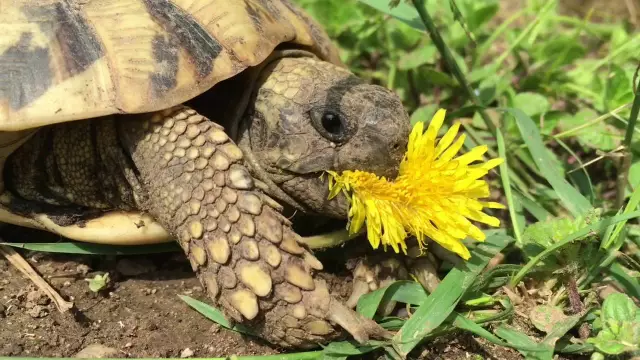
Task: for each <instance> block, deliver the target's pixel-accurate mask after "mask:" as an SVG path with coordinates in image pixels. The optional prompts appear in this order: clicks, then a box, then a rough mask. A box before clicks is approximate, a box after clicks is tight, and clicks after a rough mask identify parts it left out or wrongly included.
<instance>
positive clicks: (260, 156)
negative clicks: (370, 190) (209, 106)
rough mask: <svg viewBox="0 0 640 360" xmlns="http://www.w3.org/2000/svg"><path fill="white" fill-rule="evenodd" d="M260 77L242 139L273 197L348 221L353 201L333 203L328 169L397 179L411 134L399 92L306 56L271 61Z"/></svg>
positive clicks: (256, 173)
mask: <svg viewBox="0 0 640 360" xmlns="http://www.w3.org/2000/svg"><path fill="white" fill-rule="evenodd" d="M256 74H257V75H256V76H257V79H256V81H254V82H253V84H255V85H254V86H255V87H254V89H253V91H252V95H251V98H250V99H249V101H248V102H247V105H248V106H247V108H246V111H245V112H244V115H243V117H242V119H241V121H240V122H239V128H238V137H237V141H238V143H239V144H240V145H241V147H242V148H243V151H244V152H246V153H247V152H248V153H251V155H252V156H250V158H251V159H250V160H249V161H248V162H249V164H248V165H249V167H250V168H251V169H252V170H253V172H254V176H256V177H257V178H258V179H260V180H263V181H264V182H265V183H267V185H271V186H268V187H269V190H268V192H269V193H270V195H271V196H274V197H276V198H278V199H279V200H280V201H283V202H285V203H287V204H289V205H290V206H292V207H293V208H295V209H299V210H303V211H304V212H307V213H312V214H313V213H316V214H320V215H323V216H328V217H334V218H341V219H346V216H347V210H348V202H347V199H346V197H345V196H344V195H343V194H340V195H338V196H337V197H335V198H333V199H332V200H328V195H329V187H328V179H327V175H326V174H324V172H325V171H327V170H333V171H338V172H340V171H344V170H363V171H369V172H373V173H375V174H377V175H380V176H386V177H388V178H393V177H395V175H396V174H397V171H398V167H399V164H400V161H401V159H402V156H403V155H404V151H405V149H406V144H407V140H408V135H409V130H410V129H409V120H408V116H407V114H406V112H405V111H404V108H403V107H402V104H401V102H400V100H399V99H398V98H397V97H396V95H395V94H393V93H392V92H390V91H389V90H387V89H385V88H383V87H380V86H376V85H370V84H366V83H364V82H363V81H362V80H361V79H359V78H357V77H356V76H354V75H353V74H351V73H349V72H348V71H346V70H344V69H343V68H340V67H337V66H335V65H333V64H330V63H327V62H324V61H321V60H319V59H317V58H316V57H314V56H313V55H311V54H309V53H303V52H295V53H294V54H293V56H292V55H291V54H286V56H280V57H275V58H272V59H270V61H268V62H266V63H265V65H264V66H263V67H262V68H261V69H260V71H259V72H258V73H256ZM327 114H330V115H329V116H327ZM274 187H276V188H277V189H276V190H274V189H273V188H274Z"/></svg>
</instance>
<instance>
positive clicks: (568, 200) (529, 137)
mask: <svg viewBox="0 0 640 360" xmlns="http://www.w3.org/2000/svg"><path fill="white" fill-rule="evenodd" d="M499 110H501V111H504V112H508V113H510V114H511V115H513V116H514V117H515V119H516V123H517V124H518V128H519V129H520V133H521V134H522V139H523V140H524V142H525V143H526V144H527V146H528V147H529V151H530V152H531V155H532V156H533V159H534V161H535V162H536V165H537V166H538V169H539V170H540V172H541V173H542V174H543V175H544V176H545V178H546V179H547V181H548V182H549V184H551V186H552V187H553V189H554V190H555V192H556V193H557V194H558V196H559V197H560V199H561V200H562V205H563V206H564V207H565V208H567V210H569V211H570V212H571V213H572V214H573V215H574V216H576V217H577V216H580V215H582V214H585V213H586V212H587V211H589V210H590V209H592V206H591V204H590V203H589V200H587V198H585V197H584V196H583V195H582V194H581V193H580V192H579V191H578V190H576V189H575V188H574V187H573V186H571V184H569V183H568V182H567V181H566V180H565V179H564V178H563V177H561V176H559V175H558V174H557V173H556V172H555V171H553V162H552V160H551V158H550V157H549V156H547V154H546V152H545V151H544V149H545V146H544V143H543V142H542V138H541V137H540V132H539V131H538V127H537V126H536V124H535V123H534V122H533V120H531V118H530V117H529V116H527V115H526V114H525V113H524V112H522V110H519V109H513V108H506V109H499Z"/></svg>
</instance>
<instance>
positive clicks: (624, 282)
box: [609, 262, 640, 300]
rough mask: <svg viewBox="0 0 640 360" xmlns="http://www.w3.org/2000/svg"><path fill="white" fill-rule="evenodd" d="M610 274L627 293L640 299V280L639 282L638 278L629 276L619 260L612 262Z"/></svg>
mask: <svg viewBox="0 0 640 360" xmlns="http://www.w3.org/2000/svg"><path fill="white" fill-rule="evenodd" d="M609 275H610V276H611V277H612V278H613V279H614V280H615V281H617V282H618V283H619V284H620V285H621V286H622V287H623V288H624V289H625V290H626V293H627V295H631V296H633V297H635V298H636V299H638V300H640V282H638V279H636V278H634V277H631V276H629V274H627V272H626V271H624V268H623V267H622V265H620V264H618V263H617V262H614V263H612V264H611V266H610V267H609Z"/></svg>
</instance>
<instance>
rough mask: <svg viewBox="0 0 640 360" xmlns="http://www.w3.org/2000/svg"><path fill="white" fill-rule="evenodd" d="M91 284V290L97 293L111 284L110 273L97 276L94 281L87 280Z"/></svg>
mask: <svg viewBox="0 0 640 360" xmlns="http://www.w3.org/2000/svg"><path fill="white" fill-rule="evenodd" d="M86 280H87V281H88V282H89V290H91V291H93V292H94V293H97V292H98V291H100V290H102V289H104V288H106V287H107V285H108V284H109V273H105V274H103V275H100V274H98V275H96V276H94V277H93V278H92V279H86Z"/></svg>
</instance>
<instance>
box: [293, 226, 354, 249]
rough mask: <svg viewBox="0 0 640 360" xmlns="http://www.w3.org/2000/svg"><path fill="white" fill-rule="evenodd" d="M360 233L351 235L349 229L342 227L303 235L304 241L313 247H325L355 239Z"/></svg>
mask: <svg viewBox="0 0 640 360" xmlns="http://www.w3.org/2000/svg"><path fill="white" fill-rule="evenodd" d="M360 234H361V232H358V233H356V234H353V235H349V231H347V230H346V229H340V230H336V231H332V232H328V233H326V234H320V235H314V236H306V237H303V238H302V242H303V243H305V244H307V245H308V246H309V248H311V249H325V248H330V247H335V246H338V245H340V244H342V243H345V242H347V241H349V240H351V239H354V238H355V237H357V236H359V235H360Z"/></svg>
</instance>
